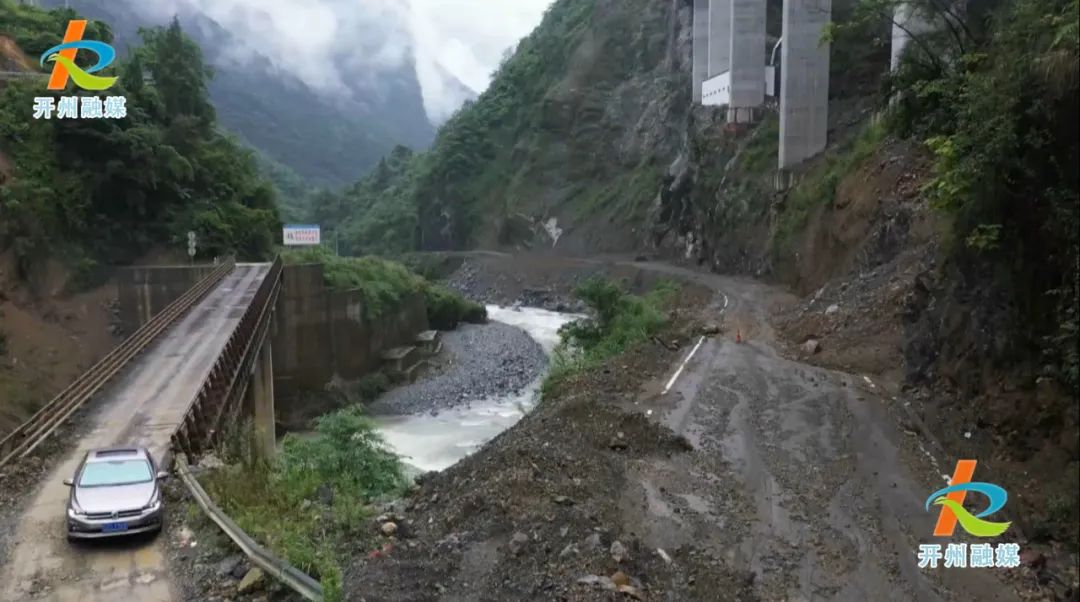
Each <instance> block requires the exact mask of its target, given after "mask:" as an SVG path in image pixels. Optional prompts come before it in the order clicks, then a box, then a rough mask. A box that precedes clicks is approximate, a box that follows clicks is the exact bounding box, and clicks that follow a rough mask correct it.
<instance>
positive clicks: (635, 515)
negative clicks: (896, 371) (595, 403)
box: [622, 264, 1016, 600]
mask: <svg viewBox="0 0 1080 602" xmlns="http://www.w3.org/2000/svg"><path fill="white" fill-rule="evenodd" d="M643 267H646V268H647V269H653V270H660V271H664V272H667V273H671V274H676V275H679V276H682V277H685V278H690V279H692V280H695V281H697V282H699V283H702V284H704V285H706V286H709V287H710V288H712V289H713V290H715V291H717V293H718V295H717V297H716V299H715V300H714V301H713V303H712V305H711V306H710V308H709V310H708V312H709V313H710V314H711V315H712V316H714V317H716V318H717V319H719V318H721V317H722V318H723V322H724V323H725V325H726V332H725V334H724V335H723V336H721V337H717V338H714V339H706V340H705V342H704V343H702V345H701V347H700V348H699V349H698V351H697V353H696V354H695V355H694V357H693V358H692V359H691V360H690V361H689V362H687V364H686V366H685V369H684V370H683V372H682V374H681V375H680V377H679V379H678V380H677V381H676V382H675V383H674V385H673V386H672V387H671V389H670V390H669V391H668V392H667V394H660V393H658V392H657V389H659V388H660V386H661V383H653V384H651V385H650V387H649V390H647V391H646V392H644V393H643V395H642V396H641V397H640V398H639V399H638V400H636V403H635V404H634V407H633V408H630V407H627V408H626V409H628V410H635V409H636V410H637V411H642V410H645V411H647V410H649V409H652V410H653V413H652V415H654V416H657V418H658V420H660V421H662V422H663V423H664V424H666V425H667V426H669V427H670V428H671V429H672V430H674V431H675V432H677V433H679V434H682V435H684V436H686V437H687V438H688V439H689V440H690V442H691V443H692V444H693V446H694V452H693V453H692V454H686V455H681V456H674V457H673V458H671V459H669V460H664V461H659V462H657V461H646V462H642V463H640V464H638V465H637V466H635V467H634V473H635V479H634V480H635V481H636V484H637V486H636V487H632V488H629V489H628V490H627V491H625V492H624V494H623V504H622V506H623V508H624V509H625V512H626V514H627V521H628V522H636V523H638V524H641V525H642V526H643V527H644V528H645V530H646V533H647V535H646V536H645V541H646V543H647V544H648V545H650V546H653V547H660V548H668V549H673V548H678V547H680V546H682V545H686V544H695V545H697V546H704V547H706V548H710V549H712V550H713V551H715V552H716V553H717V554H718V555H719V557H721V558H723V559H724V560H726V561H727V562H729V563H732V564H733V565H734V566H735V567H737V568H739V569H746V570H750V571H752V572H753V573H755V575H756V576H757V578H756V587H755V589H756V591H757V592H758V594H759V595H760V596H761V598H762V599H766V600H819V599H823V600H971V599H978V600H1013V599H1016V598H1015V595H1014V594H1013V593H1012V590H1011V588H1006V587H1004V585H1003V582H1002V581H1001V580H1000V571H1002V570H1003V569H966V570H962V569H943V568H938V569H937V570H933V569H920V568H918V564H917V554H916V553H917V550H918V549H919V544H920V543H941V541H940V540H936V538H934V537H932V536H931V534H932V532H933V521H934V520H935V519H936V515H935V514H934V513H928V512H926V511H924V509H923V502H924V500H925V499H926V496H927V495H929V493H930V492H931V491H933V490H935V489H937V488H940V487H943V486H944V481H943V476H942V470H941V466H942V465H945V464H948V468H947V469H946V472H951V461H947V460H946V459H944V458H942V459H940V463H939V462H938V461H935V460H933V459H932V458H933V456H931V455H930V454H929V453H928V452H927V451H926V450H925V449H924V448H923V447H922V445H921V444H920V443H919V440H918V438H916V437H913V436H911V435H910V434H906V433H904V432H903V431H902V429H900V428H898V426H897V424H898V418H897V417H898V415H899V413H898V412H896V411H890V406H893V408H892V409H893V410H895V409H896V408H895V405H896V404H898V403H902V402H901V401H895V400H894V399H891V398H889V396H887V395H884V394H882V393H881V387H879V386H878V385H875V384H873V383H872V382H870V381H867V380H866V379H864V378H863V377H861V376H859V375H850V374H842V373H838V372H832V371H827V370H823V369H819V368H815V367H811V366H808V365H806V364H803V363H799V362H796V361H791V360H788V359H785V358H783V357H781V356H780V355H779V354H778V353H777V352H776V351H775V350H774V348H773V347H772V345H771V344H770V343H771V341H772V331H771V329H770V328H769V326H768V321H767V314H768V309H769V304H770V303H771V302H772V301H773V300H774V299H776V296H777V294H776V293H775V292H774V291H771V290H770V289H769V288H767V287H765V286H763V285H760V284H757V283H754V282H752V281H748V280H742V279H736V278H726V277H721V276H715V275H710V274H700V273H695V272H690V271H688V270H684V269H681V268H675V267H671V266H664V265H655V264H654V265H649V266H643ZM737 331H741V332H740V333H739V334H741V336H742V337H743V338H744V342H743V343H741V344H739V343H736V342H735V336H736V332H737ZM663 384H665V385H666V383H663ZM660 390H661V391H662V389H660ZM995 571H998V573H996V572H995Z"/></svg>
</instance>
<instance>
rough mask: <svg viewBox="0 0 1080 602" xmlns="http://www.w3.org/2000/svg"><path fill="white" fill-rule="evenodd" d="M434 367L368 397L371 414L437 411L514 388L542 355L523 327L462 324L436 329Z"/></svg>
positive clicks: (541, 362) (539, 364)
mask: <svg viewBox="0 0 1080 602" xmlns="http://www.w3.org/2000/svg"><path fill="white" fill-rule="evenodd" d="M442 341H443V348H442V351H441V352H440V353H439V355H438V356H436V357H434V358H432V359H431V360H430V361H431V362H432V363H433V364H434V367H433V369H432V370H431V371H429V373H428V374H426V375H423V376H422V377H421V378H420V379H419V380H418V381H417V382H414V383H412V384H408V385H404V386H401V387H397V388H395V389H393V390H391V391H389V392H387V393H386V394H384V395H382V396H381V397H379V399H377V400H376V401H375V402H373V403H372V404H371V405H370V406H369V407H368V411H369V412H370V413H372V414H383V415H387V414H417V413H422V412H436V413H437V412H438V411H439V410H445V409H448V408H451V407H454V406H457V405H460V404H463V403H468V402H471V401H475V400H479V399H483V398H486V397H492V396H496V395H513V394H517V393H520V392H521V391H522V390H523V389H524V388H525V387H526V386H527V385H528V384H529V383H531V382H532V381H533V380H535V379H536V377H537V376H539V374H540V372H541V371H542V370H543V369H544V367H545V366H546V365H547V356H545V355H544V350H543V349H542V348H541V347H540V345H539V343H537V342H536V341H534V340H533V339H532V337H530V336H529V335H528V334H527V333H526V332H525V331H524V330H521V329H520V328H516V327H514V326H510V325H507V324H503V323H500V322H490V323H488V324H482V325H476V324H463V325H461V326H459V327H458V329H457V330H454V331H451V332H444V333H442Z"/></svg>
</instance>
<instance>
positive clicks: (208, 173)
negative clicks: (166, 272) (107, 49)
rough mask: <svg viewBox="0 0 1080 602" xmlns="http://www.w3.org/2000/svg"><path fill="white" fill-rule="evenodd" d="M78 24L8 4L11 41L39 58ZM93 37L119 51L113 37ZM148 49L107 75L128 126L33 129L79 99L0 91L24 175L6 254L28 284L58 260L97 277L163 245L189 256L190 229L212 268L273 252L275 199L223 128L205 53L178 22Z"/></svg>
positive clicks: (0, 201) (65, 15)
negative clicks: (48, 103)
mask: <svg viewBox="0 0 1080 602" xmlns="http://www.w3.org/2000/svg"><path fill="white" fill-rule="evenodd" d="M75 16H76V15H75V14H74V13H73V12H72V11H68V10H54V11H47V12H46V11H41V10H39V9H34V8H29V7H25V6H21V5H16V4H14V3H13V2H11V0H0V31H5V32H8V31H11V32H14V36H15V39H16V40H19V41H20V44H25V46H24V47H23V50H25V51H26V52H30V53H33V52H37V51H39V49H42V50H43V49H44V48H43V47H45V48H47V47H48V46H49V45H50V44H52V43H58V42H59V41H60V36H61V35H62V34H63V31H64V24H65V23H66V21H67V20H68V19H69V18H74V17H75ZM93 31H94V36H95V37H97V38H99V39H102V40H105V41H109V40H111V34H110V33H109V30H108V28H107V27H105V26H102V25H100V24H96V25H95V26H94V28H93ZM142 40H143V45H142V46H141V47H139V48H137V49H135V50H134V51H133V52H132V53H131V56H130V58H129V59H128V60H127V61H126V62H124V63H123V64H121V65H120V66H119V67H117V68H115V70H114V69H112V68H110V69H108V70H107V71H112V72H116V73H119V75H120V81H119V82H118V84H117V85H116V86H114V87H113V88H111V89H110V90H108V91H107V92H105V93H102V95H103V96H106V95H107V96H126V97H127V117H126V118H124V119H78V120H69V119H57V118H55V116H54V118H53V119H50V120H45V119H40V120H38V119H33V117H32V113H33V111H32V107H33V105H34V98H35V97H38V96H47V95H50V94H52V95H53V96H54V97H56V96H62V95H64V94H69V93H70V91H67V92H62V93H49V92H46V91H45V90H44V89H42V84H41V82H40V81H37V80H19V81H12V82H9V83H7V85H6V86H5V88H4V89H3V91H2V92H0V151H2V152H3V153H4V154H5V155H6V156H7V157H10V158H11V160H12V162H13V164H14V168H13V173H12V177H11V178H10V179H9V180H8V181H6V182H5V183H4V184H3V185H2V186H0V249H11V250H13V251H14V253H15V256H16V258H17V259H18V265H19V268H20V270H21V271H22V272H23V274H25V273H26V272H27V271H28V270H30V269H31V267H32V266H33V265H34V264H35V263H37V262H40V261H41V260H43V259H45V258H47V257H61V258H66V259H67V260H68V261H69V262H70V263H72V264H74V265H77V266H79V270H80V271H81V272H86V273H88V272H92V271H93V268H94V266H95V265H96V264H100V263H126V262H129V261H131V260H132V259H134V258H135V257H137V256H138V255H139V254H141V253H143V252H145V251H146V250H148V249H149V248H151V247H154V246H161V245H166V246H172V247H174V248H176V249H182V248H183V246H184V239H185V233H186V232H187V231H189V230H193V231H195V232H196V233H197V234H198V235H199V242H200V252H201V253H202V254H203V256H204V257H210V256H213V255H218V254H225V253H237V254H239V255H240V256H242V257H244V258H251V259H256V258H263V257H265V256H266V255H267V254H268V253H269V252H270V251H271V249H272V246H273V240H274V236H275V232H276V230H277V227H278V226H279V223H280V221H279V218H278V213H277V209H276V200H275V198H274V195H273V192H272V189H271V186H270V185H269V183H268V182H267V181H265V180H264V179H263V178H262V177H261V176H260V175H259V173H258V170H257V167H256V162H255V159H254V157H253V156H252V154H251V153H250V152H248V151H246V150H245V149H244V148H243V147H242V146H241V145H240V144H238V143H237V142H236V141H235V140H233V139H231V138H230V137H229V136H227V135H225V134H223V133H222V132H221V131H220V130H219V129H218V128H217V125H216V121H215V113H214V109H213V107H212V106H211V105H210V102H209V99H208V97H207V85H208V82H209V79H210V76H211V73H210V70H209V68H208V67H206V65H205V63H204V62H203V58H202V53H201V52H200V50H199V48H198V46H196V45H195V44H194V43H193V42H192V41H191V40H190V39H188V38H187V37H186V36H185V35H184V33H183V32H182V31H181V29H180V26H179V24H178V23H177V22H176V21H173V23H172V24H171V25H170V26H168V27H166V28H157V29H149V30H144V31H143V32H142ZM86 54H88V55H89V53H86Z"/></svg>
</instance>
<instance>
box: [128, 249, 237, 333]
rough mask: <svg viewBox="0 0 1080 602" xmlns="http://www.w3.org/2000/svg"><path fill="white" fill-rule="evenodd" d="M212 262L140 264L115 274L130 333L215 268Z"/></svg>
mask: <svg viewBox="0 0 1080 602" xmlns="http://www.w3.org/2000/svg"><path fill="white" fill-rule="evenodd" d="M215 267H216V266H213V265H196V266H137V267H131V268H121V269H120V270H119V271H118V272H117V275H116V282H117V291H118V295H119V303H120V321H121V324H122V325H123V327H124V332H125V333H126V334H128V335H130V334H131V333H133V332H135V331H136V330H137V329H138V328H139V327H140V326H142V325H143V324H145V323H147V322H149V321H150V318H152V317H153V316H154V314H156V313H158V312H159V311H161V310H162V309H165V307H167V306H168V305H169V304H170V303H172V302H173V301H175V300H176V299H177V297H179V296H180V295H182V294H184V293H185V292H186V291H187V290H188V289H190V288H191V287H192V286H194V285H195V283H196V282H198V281H199V280H201V279H203V278H204V277H206V275H207V274H209V273H210V272H212V271H214V268H215Z"/></svg>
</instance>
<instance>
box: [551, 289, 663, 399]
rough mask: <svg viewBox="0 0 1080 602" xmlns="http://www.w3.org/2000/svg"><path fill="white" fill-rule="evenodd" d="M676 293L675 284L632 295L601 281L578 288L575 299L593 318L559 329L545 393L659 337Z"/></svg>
mask: <svg viewBox="0 0 1080 602" xmlns="http://www.w3.org/2000/svg"><path fill="white" fill-rule="evenodd" d="M678 292H679V288H678V285H676V284H675V283H673V282H670V281H662V282H659V283H657V284H656V286H655V287H654V288H653V290H652V291H650V292H649V293H648V294H647V295H644V296H639V295H633V294H630V293H628V292H626V290H625V289H623V288H622V287H621V286H620V285H619V284H616V283H614V282H611V281H609V280H604V279H602V278H593V279H591V280H589V281H588V282H586V283H585V284H583V285H582V286H580V287H579V288H578V289H577V291H576V295H577V297H578V298H579V299H581V300H582V301H584V302H585V303H586V304H587V305H588V306H589V307H590V308H591V309H592V313H593V317H590V318H586V319H582V320H577V321H575V322H571V323H570V324H567V325H565V326H563V327H562V329H561V331H560V334H561V337H562V340H561V342H560V343H559V345H558V347H556V349H555V354H554V358H553V359H552V363H551V371H550V372H549V373H548V377H547V379H545V380H544V385H543V388H542V391H543V393H544V394H548V393H550V392H551V391H553V390H554V389H555V388H556V387H557V386H558V385H559V384H560V383H562V382H564V381H565V380H566V379H567V378H568V377H570V376H573V375H575V374H578V373H580V372H582V371H584V370H587V369H589V368H593V367H595V366H598V365H599V364H601V363H603V362H604V361H605V360H607V359H609V358H611V357H614V356H616V355H619V354H621V353H623V352H625V351H626V350H627V349H629V348H631V347H633V346H634V345H638V344H640V343H643V342H645V341H647V340H649V338H650V337H652V336H653V335H655V334H657V333H659V332H660V331H661V330H662V329H663V328H664V327H666V326H667V325H668V317H667V312H666V310H667V309H668V308H669V307H671V304H672V303H673V302H674V301H675V299H676V298H677V296H678Z"/></svg>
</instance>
